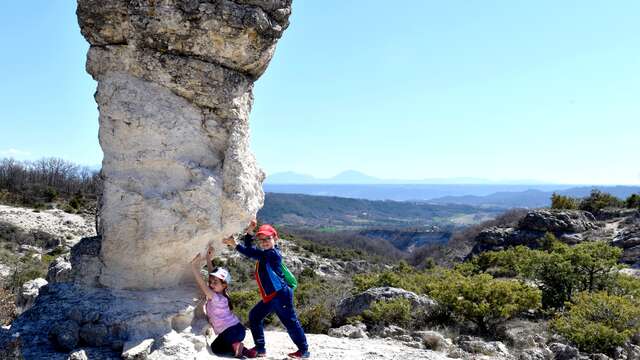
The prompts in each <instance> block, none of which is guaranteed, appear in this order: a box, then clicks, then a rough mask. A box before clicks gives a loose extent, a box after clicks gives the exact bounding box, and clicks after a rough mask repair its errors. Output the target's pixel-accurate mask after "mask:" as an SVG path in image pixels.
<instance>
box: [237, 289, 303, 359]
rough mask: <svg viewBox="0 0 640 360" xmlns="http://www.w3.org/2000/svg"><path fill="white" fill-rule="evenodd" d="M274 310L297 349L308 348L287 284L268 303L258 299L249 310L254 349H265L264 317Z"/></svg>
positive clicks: (261, 351) (291, 293) (259, 350)
mask: <svg viewBox="0 0 640 360" xmlns="http://www.w3.org/2000/svg"><path fill="white" fill-rule="evenodd" d="M272 312H275V313H276V315H277V316H278V318H279V319H280V322H282V325H284V327H285V328H287V332H288V333H289V337H290V338H291V340H293V343H294V344H296V346H297V347H298V350H300V351H302V352H306V351H307V350H308V349H309V345H307V337H306V336H305V335H304V330H302V326H301V325H300V321H298V316H297V315H296V310H295V309H294V307H293V291H292V290H291V288H289V287H288V286H287V287H285V288H284V289H281V290H280V291H278V293H277V295H276V296H275V297H274V298H273V299H272V300H271V301H269V302H268V303H264V302H262V301H260V302H259V303H257V304H256V306H254V307H253V309H251V311H250V312H249V327H250V328H251V335H253V342H254V343H255V344H256V350H257V351H258V352H260V353H263V352H265V351H266V349H265V344H264V318H266V317H267V316H268V315H269V314H271V313H272Z"/></svg>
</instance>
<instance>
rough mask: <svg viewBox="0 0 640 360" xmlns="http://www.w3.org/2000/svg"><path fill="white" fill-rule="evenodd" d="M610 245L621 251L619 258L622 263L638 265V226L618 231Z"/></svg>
mask: <svg viewBox="0 0 640 360" xmlns="http://www.w3.org/2000/svg"><path fill="white" fill-rule="evenodd" d="M611 244H612V245H614V246H617V247H620V248H622V249H623V252H622V258H621V261H622V262H623V263H625V264H630V265H635V264H638V265H640V224H633V225H630V226H629V227H625V228H623V229H622V230H620V232H618V234H616V236H615V237H614V238H613V241H612V242H611Z"/></svg>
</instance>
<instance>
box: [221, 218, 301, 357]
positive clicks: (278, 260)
mask: <svg viewBox="0 0 640 360" xmlns="http://www.w3.org/2000/svg"><path fill="white" fill-rule="evenodd" d="M255 227H256V221H255V220H253V221H251V223H250V224H249V227H247V229H246V230H245V232H246V234H245V235H244V237H243V238H242V240H243V244H238V243H236V241H235V239H234V238H233V237H229V238H226V239H224V240H222V241H223V243H224V244H226V245H228V246H233V247H235V249H236V250H237V251H238V252H239V253H241V254H243V255H245V256H247V257H249V258H252V259H255V260H257V262H256V270H255V278H256V282H257V283H258V290H259V291H260V296H261V297H262V301H260V302H258V303H257V304H256V305H255V306H254V307H253V309H251V311H250V312H249V327H250V328H251V334H252V335H253V341H254V343H255V344H256V346H255V347H254V348H253V349H251V350H249V351H248V353H247V355H248V356H249V357H265V356H266V354H267V353H266V349H265V341H264V318H265V317H267V316H268V315H269V314H271V313H272V312H275V313H276V315H278V318H279V319H280V321H281V322H282V325H284V327H285V328H287V332H288V333H289V337H291V340H293V342H294V343H295V344H296V346H298V351H296V352H293V353H291V354H289V357H290V358H294V359H303V358H308V357H309V351H308V350H309V346H308V345H307V338H306V336H305V334H304V330H302V326H301V325H300V321H298V317H297V315H296V312H295V309H294V307H293V291H292V290H291V288H290V287H289V285H287V283H286V281H285V279H284V274H283V273H282V267H281V266H282V255H280V250H279V249H278V247H277V245H276V240H277V239H278V232H277V231H276V229H274V228H273V226H271V225H268V224H265V225H262V226H260V227H259V228H258V231H257V232H256V234H255V238H256V239H257V241H258V246H259V248H256V247H255V246H254V245H253V244H252V242H253V236H252V235H251V234H252V233H253V231H254V230H255Z"/></svg>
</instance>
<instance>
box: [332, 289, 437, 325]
mask: <svg viewBox="0 0 640 360" xmlns="http://www.w3.org/2000/svg"><path fill="white" fill-rule="evenodd" d="M395 299H407V300H409V302H410V303H411V307H412V311H414V312H415V311H423V312H425V313H430V312H432V311H433V310H435V308H436V307H437V305H438V304H437V303H436V302H435V301H434V300H433V299H431V298H429V297H426V296H422V295H417V294H415V293H413V292H411V291H406V290H404V289H399V288H393V287H380V288H372V289H368V290H366V291H364V292H362V293H360V294H357V295H354V296H350V297H347V298H345V299H342V300H340V302H339V303H338V305H337V307H336V319H337V320H338V322H340V321H344V320H345V319H347V318H348V317H350V316H355V315H360V314H362V312H363V311H365V310H367V309H369V307H370V306H371V304H372V303H373V302H375V301H390V300H395Z"/></svg>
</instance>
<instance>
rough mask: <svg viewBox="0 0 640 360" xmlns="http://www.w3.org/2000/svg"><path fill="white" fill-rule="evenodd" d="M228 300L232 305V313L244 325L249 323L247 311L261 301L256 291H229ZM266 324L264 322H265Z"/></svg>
mask: <svg viewBox="0 0 640 360" xmlns="http://www.w3.org/2000/svg"><path fill="white" fill-rule="evenodd" d="M229 298H230V299H231V303H232V304H233V312H234V313H235V314H236V315H238V317H239V318H240V321H242V322H243V323H244V324H248V323H249V311H250V310H251V309H252V308H253V307H254V306H255V305H256V304H257V303H258V301H261V298H260V294H259V293H258V291H256V290H238V291H230V292H229ZM265 323H266V320H265Z"/></svg>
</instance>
